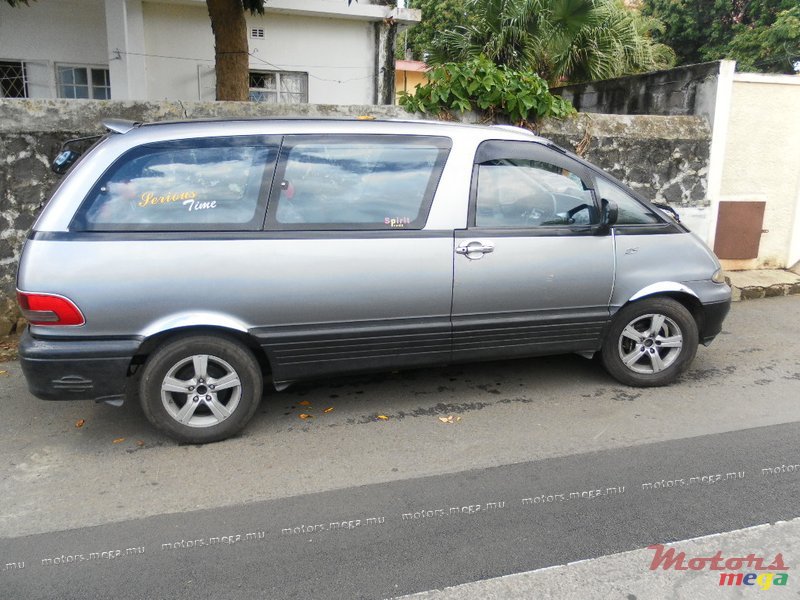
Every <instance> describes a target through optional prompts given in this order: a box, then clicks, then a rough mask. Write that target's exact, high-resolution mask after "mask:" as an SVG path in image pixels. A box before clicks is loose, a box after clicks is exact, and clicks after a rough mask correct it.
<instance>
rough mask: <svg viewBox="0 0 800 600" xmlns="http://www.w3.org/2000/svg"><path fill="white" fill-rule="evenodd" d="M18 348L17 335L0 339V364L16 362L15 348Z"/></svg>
mask: <svg viewBox="0 0 800 600" xmlns="http://www.w3.org/2000/svg"><path fill="white" fill-rule="evenodd" d="M18 346H19V335H17V334H12V335H7V336H5V337H0V363H2V362H8V361H11V360H17V357H18V354H17V347H18Z"/></svg>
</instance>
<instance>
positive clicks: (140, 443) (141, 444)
mask: <svg viewBox="0 0 800 600" xmlns="http://www.w3.org/2000/svg"><path fill="white" fill-rule="evenodd" d="M136 445H137V446H139V447H140V448H141V447H142V446H144V442H143V441H142V440H138V441H137V442H136Z"/></svg>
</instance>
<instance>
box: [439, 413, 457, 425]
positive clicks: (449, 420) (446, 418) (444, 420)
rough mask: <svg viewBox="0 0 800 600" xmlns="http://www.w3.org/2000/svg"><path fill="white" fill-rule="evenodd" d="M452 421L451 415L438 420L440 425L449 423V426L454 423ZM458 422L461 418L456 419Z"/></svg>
mask: <svg viewBox="0 0 800 600" xmlns="http://www.w3.org/2000/svg"><path fill="white" fill-rule="evenodd" d="M453 419H454V417H453V415H448V416H446V417H439V420H440V421H441V422H442V423H450V424H451V425H452V424H453V422H454V421H453ZM458 420H459V421H460V420H461V417H458Z"/></svg>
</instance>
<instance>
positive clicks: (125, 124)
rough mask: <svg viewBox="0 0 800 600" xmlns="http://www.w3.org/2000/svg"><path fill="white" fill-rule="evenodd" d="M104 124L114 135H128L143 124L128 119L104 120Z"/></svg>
mask: <svg viewBox="0 0 800 600" xmlns="http://www.w3.org/2000/svg"><path fill="white" fill-rule="evenodd" d="M102 123H103V127H105V128H106V129H107V130H108V131H111V132H112V133H128V132H129V131H130V130H131V129H133V128H134V127H137V126H139V125H140V124H141V123H137V122H136V121H128V120H127V119H103V121H102Z"/></svg>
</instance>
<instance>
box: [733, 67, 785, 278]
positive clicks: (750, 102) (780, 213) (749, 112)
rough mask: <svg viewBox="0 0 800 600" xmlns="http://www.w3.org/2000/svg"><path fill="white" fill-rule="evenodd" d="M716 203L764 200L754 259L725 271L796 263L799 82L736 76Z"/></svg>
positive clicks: (769, 76)
mask: <svg viewBox="0 0 800 600" xmlns="http://www.w3.org/2000/svg"><path fill="white" fill-rule="evenodd" d="M726 127H727V133H726V140H725V155H724V161H723V163H722V181H721V185H720V192H719V200H720V201H737V200H764V201H766V209H765V214H764V226H763V228H764V229H766V230H768V233H764V234H763V235H762V236H761V245H760V248H759V255H758V258H757V259H754V260H749V261H727V262H728V264H726V266H727V267H729V268H737V269H754V268H785V267H791V266H792V265H794V264H795V263H797V262H798V261H800V77H798V76H792V75H754V74H744V73H740V74H736V75H734V76H733V86H732V90H731V97H730V116H729V119H728V121H727V123H726Z"/></svg>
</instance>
